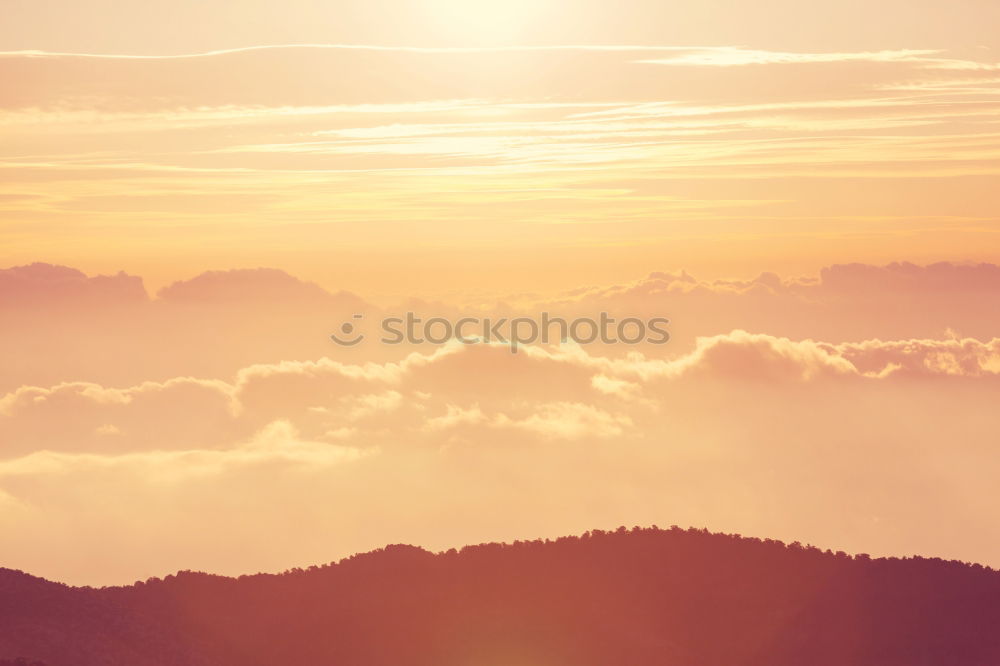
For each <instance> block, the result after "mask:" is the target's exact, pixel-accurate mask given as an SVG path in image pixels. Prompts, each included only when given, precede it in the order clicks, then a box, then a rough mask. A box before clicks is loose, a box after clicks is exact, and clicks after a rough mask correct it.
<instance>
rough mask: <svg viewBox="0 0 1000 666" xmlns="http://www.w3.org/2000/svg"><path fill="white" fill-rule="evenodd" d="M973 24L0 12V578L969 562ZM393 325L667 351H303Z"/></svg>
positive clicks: (879, 18) (237, 6)
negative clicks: (412, 553) (398, 312)
mask: <svg viewBox="0 0 1000 666" xmlns="http://www.w3.org/2000/svg"><path fill="white" fill-rule="evenodd" d="M998 25H1000V5H998V4H997V3H996V2H992V1H991V0H950V1H948V2H945V1H943V0H919V1H917V0H905V1H904V0H887V1H886V2H881V3H878V4H877V5H872V3H870V2H860V1H856V0H850V1H843V2H836V3H833V2H817V1H803V0H795V1H793V0H768V1H764V2H746V1H745V0H713V1H708V0H699V1H697V2H695V1H694V0H684V1H678V2H665V1H663V0H632V1H630V2H610V1H604V0H586V1H581V0H573V1H571V0H535V1H534V2H528V1H527V0H507V1H506V2H496V3H494V2H472V1H470V0H465V1H460V0H377V1H373V0H367V1H365V2H361V1H360V0H358V1H352V2H344V1H336V0H330V1H326V2H321V1H319V0H285V1H282V2H277V1H276V0H246V1H244V2H238V3H234V2H220V1H217V0H211V1H206V0H172V1H170V2H167V1H165V0H149V1H147V2H142V3H134V2H133V3H121V2H116V1H112V0H79V1H77V2H72V3H66V2H56V1H55V0H31V1H28V0H6V2H5V5H4V20H3V21H2V22H0V80H2V81H3V82H4V85H3V86H0V321H3V322H4V325H3V326H0V361H2V363H0V367H2V368H3V370H2V374H0V546H2V548H0V551H2V552H3V553H4V557H5V558H7V559H6V560H4V561H0V566H16V567H20V568H24V569H27V570H30V571H33V572H35V573H39V574H43V575H49V576H52V577H55V578H59V579H61V580H69V581H72V582H85V583H108V582H123V581H129V580H131V579H133V578H136V577H145V576H149V575H154V574H164V573H167V572H169V571H171V570H173V569H179V568H200V569H207V570H211V571H218V572H222V573H243V572H247V571H257V570H261V569H280V568H283V567H289V566H298V565H308V564H312V563H314V562H319V561H326V560H329V559H332V558H334V557H339V556H343V555H347V554H350V553H351V552H354V551H357V550H364V549H367V548H373V547H378V546H381V545H384V543H386V542H390V541H410V542H413V543H420V544H422V545H426V546H429V547H435V548H436V547H446V546H451V545H457V544H461V543H467V542H472V541H477V540H481V539H510V538H518V537H536V536H555V535H556V534H562V533H568V532H574V531H582V530H585V529H588V528H592V527H615V526H617V525H618V524H621V523H629V524H632V523H639V524H649V523H654V522H656V523H659V524H661V525H669V524H671V523H679V524H684V525H688V524H690V525H697V526H699V527H701V526H706V527H709V528H711V529H716V530H735V531H741V532H744V533H752V534H757V535H761V536H773V537H780V538H787V539H789V540H796V539H798V540H802V541H807V540H812V541H814V542H816V543H818V544H820V545H822V546H824V547H825V546H831V547H835V548H844V549H846V550H855V551H857V550H870V551H872V552H881V553H902V554H909V553H913V552H921V553H924V554H931V555H936V554H942V555H947V556H955V557H962V558H966V559H977V560H980V561H986V562H989V563H992V564H994V565H996V564H998V563H1000V551H998V550H997V547H996V544H997V543H1000V540H998V537H1000V535H998V534H996V527H995V526H994V525H993V523H994V522H995V521H993V516H992V514H991V513H990V507H991V506H992V504H991V502H992V500H993V497H992V495H991V492H992V479H995V478H996V474H997V472H1000V466H998V462H997V460H996V457H995V456H994V455H993V453H992V450H993V448H994V446H993V445H994V442H993V440H994V439H995V437H994V435H993V434H994V433H995V432H996V431H997V428H998V427H1000V423H997V422H996V421H997V417H996V415H995V413H996V410H995V409H993V408H992V405H993V403H994V402H995V396H996V388H997V387H996V382H997V377H998V376H1000V345H998V342H997V340H996V339H995V338H996V337H997V335H996V331H997V326H998V324H1000V319H998V315H997V314H996V313H997V312H1000V302H998V300H997V299H998V296H997V294H1000V287H998V285H1000V277H998V275H1000V268H998V267H997V265H996V264H998V263H1000V234H998V231H1000V196H997V192H1000V122H998V118H1000V113H998V111H1000V32H998V31H997V30H996V27H997V26H998ZM34 262H46V264H45V265H35V266H30V267H27V268H23V267H22V268H9V269H8V268H7V267H18V266H24V265H28V264H33V263H34ZM893 262H913V263H893ZM940 262H947V263H940ZM48 264H52V265H48ZM53 265H62V266H67V267H73V268H75V269H79V271H75V270H71V269H68V268H58V267H56V266H53ZM257 267H270V268H273V269H277V270H272V271H257V270H233V269H256V268H257ZM207 270H218V271H220V272H217V273H209V274H202V273H203V272H204V271H207ZM119 271H125V272H126V273H128V274H129V275H126V274H120V273H119ZM684 271H687V272H684ZM196 276H198V277H196ZM140 278H141V280H140ZM161 290H162V291H161ZM344 291H346V292H351V293H343V292H344ZM412 298H418V299H424V300H422V301H416V302H414V301H407V299H412ZM402 302H408V303H409V307H418V306H419V307H420V308H421V309H422V311H425V312H426V313H427V314H441V315H443V316H453V315H454V316H457V315H458V314H459V313H467V312H469V311H474V312H476V313H479V314H483V313H502V314H512V313H522V314H523V313H528V314H534V313H537V312H539V311H541V310H543V309H545V310H550V311H555V312H572V313H574V314H594V313H596V312H600V311H602V310H605V309H608V310H611V311H616V312H623V313H636V314H641V315H643V316H659V315H665V316H669V317H670V318H671V319H672V321H673V323H672V326H673V333H674V335H675V340H674V343H673V345H672V346H670V347H669V348H666V349H660V350H655V349H646V348H644V349H638V350H631V351H634V352H636V353H634V354H631V355H628V354H627V353H626V352H627V351H629V350H622V349H612V350H608V349H594V348H590V349H583V350H580V349H545V350H542V349H535V350H532V351H529V352H525V353H524V354H520V355H512V354H510V353H509V351H508V350H505V349H496V348H487V347H482V348H480V347H473V348H447V349H431V348H427V347H418V348H406V349H394V350H388V349H384V348H378V347H374V346H370V345H369V346H364V347H360V348H357V349H354V350H344V349H336V348H332V347H331V346H330V343H329V341H328V335H329V333H330V332H331V330H333V328H334V327H336V326H338V325H339V324H340V323H341V322H342V321H348V320H350V318H351V317H352V315H353V314H354V313H358V312H366V313H368V314H369V316H370V317H372V318H374V317H376V316H380V315H382V314H385V313H386V312H387V311H388V310H386V308H389V307H392V306H396V305H398V304H399V303H402ZM414 303H416V305H414ZM410 354H412V355H410ZM928 521H931V522H933V523H934V525H935V527H934V529H928V528H927V523H928ZM68 552H72V554H73V555H72V557H67V556H66V553H68Z"/></svg>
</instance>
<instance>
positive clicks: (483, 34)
mask: <svg viewBox="0 0 1000 666" xmlns="http://www.w3.org/2000/svg"><path fill="white" fill-rule="evenodd" d="M424 1H425V3H426V8H427V12H428V14H429V16H428V18H429V19H430V21H431V22H432V24H433V25H434V27H435V28H436V30H437V31H439V32H440V34H441V35H442V36H443V37H446V38H448V39H449V41H455V42H458V43H461V44H463V45H465V46H495V45H502V44H513V43H515V42H516V41H517V40H518V38H519V37H521V36H522V35H524V33H525V32H526V31H527V29H528V28H529V27H530V26H531V24H532V22H533V21H535V20H537V19H538V18H539V14H540V12H539V9H540V6H541V5H542V4H543V2H544V0H424Z"/></svg>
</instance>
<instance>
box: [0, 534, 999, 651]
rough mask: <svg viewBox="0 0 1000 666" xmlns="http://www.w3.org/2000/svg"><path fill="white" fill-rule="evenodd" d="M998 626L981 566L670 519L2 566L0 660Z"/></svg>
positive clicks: (762, 641)
mask: <svg viewBox="0 0 1000 666" xmlns="http://www.w3.org/2000/svg"><path fill="white" fill-rule="evenodd" d="M998 627H1000V573H997V572H995V571H992V570H990V569H986V568H983V567H981V566H978V565H966V564H961V563H957V562H946V561H942V560H934V559H922V558H914V559H870V558H868V557H867V556H857V557H850V556H847V555H845V554H842V553H838V554H833V553H829V552H826V553H824V552H821V551H819V550H816V549H812V548H806V547H802V546H799V545H798V544H793V545H790V546H786V545H784V544H782V543H779V542H776V541H769V540H768V541H761V540H757V539H746V538H741V537H735V536H726V535H716V534H709V533H708V532H704V531H698V530H680V529H676V528H675V529H671V530H658V529H637V530H632V531H627V530H624V529H621V530H618V531H616V532H592V533H589V534H587V535H584V536H582V537H572V538H562V539H558V540H555V541H535V542H519V543H515V544H513V545H501V544H487V545H480V546H473V547H468V548H464V549H462V550H461V551H457V552H456V551H449V552H447V553H441V554H432V553H429V552H426V551H424V550H421V549H418V548H413V547H409V546H392V547H389V548H385V549H382V550H378V551H375V552H371V553H367V554H364V555H357V556H354V557H352V558H349V559H347V560H344V561H341V562H340V563H337V564H332V565H327V566H322V567H311V568H309V569H308V570H293V571H289V572H286V573H283V574H278V575H270V574H260V575H254V576H243V577H240V578H238V579H233V578H225V577H220V576H211V575H206V574H199V573H190V572H183V573H180V574H178V575H175V576H168V577H167V578H166V579H163V580H160V579H154V580H150V581H147V582H145V583H137V584H135V585H133V586H130V587H122V588H106V589H100V590H95V589H89V588H71V587H67V586H65V585H60V584H56V583H50V582H47V581H44V580H41V579H38V578H34V577H31V576H28V575H26V574H23V573H20V572H16V571H10V570H0V666H8V665H9V664H27V665H31V666H35V664H37V663H42V664H45V665H47V666H96V665H98V664H102V665H103V664H107V665H114V666H167V665H170V666H174V665H176V666H193V665H196V664H197V665H202V664H204V665H206V666H276V665H296V666H298V665H309V666H314V665H315V666H319V665H322V666H326V665H331V666H332V665H336V666H390V665H391V666H647V665H648V666H654V665H655V666H673V665H678V666H680V665H683V666H688V665H691V666H695V665H699V666H701V665H704V666H743V665H745V666H802V665H803V664H809V665H810V666H924V665H935V666H937V665H940V666H963V665H969V666H973V665H974V666H987V665H996V664H1000V630H998ZM5 658H6V661H4V659H5ZM19 659H20V661H19Z"/></svg>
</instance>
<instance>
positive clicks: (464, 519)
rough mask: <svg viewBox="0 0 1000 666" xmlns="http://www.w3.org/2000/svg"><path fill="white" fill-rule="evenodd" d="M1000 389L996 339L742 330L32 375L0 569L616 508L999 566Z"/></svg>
mask: <svg viewBox="0 0 1000 666" xmlns="http://www.w3.org/2000/svg"><path fill="white" fill-rule="evenodd" d="M542 377H544V380H542V379H541V378H542ZM460 378H464V379H465V381H464V383H462V382H460V381H459V379H460ZM540 381H544V383H545V386H546V387H547V389H548V390H547V391H538V390H536V385H537V384H538V383H539V382H540ZM998 382H1000V341H998V340H993V341H990V342H980V341H976V340H972V339H958V338H953V339H937V340H917V339H914V340H901V341H878V340H869V341H867V342H863V343H840V344H835V343H828V342H818V341H810V340H798V341H796V340H790V339H787V338H778V337H773V336H767V335H761V334H750V333H745V332H741V331H736V332H732V333H730V334H726V335H719V336H713V337H708V338H702V339H700V340H699V341H698V343H697V344H696V345H695V347H694V349H693V350H692V351H690V352H689V353H687V354H684V355H682V356H679V357H678V358H675V359H661V358H649V357H645V356H642V355H640V354H632V355H630V356H626V357H609V356H598V355H593V354H590V353H588V351H587V350H586V349H583V348H580V347H574V346H571V347H562V348H553V349H542V348H536V347H531V348H526V349H524V350H522V352H520V353H519V354H517V355H514V354H511V353H510V351H509V350H508V349H506V348H504V347H503V346H478V347H464V346H461V345H453V346H449V347H446V348H443V349H441V350H438V351H436V352H433V353H428V354H411V355H410V356H409V357H407V358H405V359H403V360H402V361H398V362H395V361H393V362H385V363H367V364H344V363H340V362H335V361H330V360H323V361H318V362H284V363H280V364H270V365H257V366H254V367H251V368H248V369H246V370H244V371H242V372H240V373H238V375H237V379H236V380H234V381H231V382H222V381H220V380H194V379H183V378H181V379H174V380H170V381H168V382H164V383H146V384H142V385H138V386H135V387H131V388H112V387H105V386H100V385H92V384H71V385H61V386H55V387H51V388H35V387H25V388H21V389H19V390H17V391H15V392H12V393H9V394H8V395H6V396H5V397H4V398H2V400H0V407H2V409H0V432H2V437H0V439H2V441H3V442H4V443H5V445H4V447H3V450H2V453H0V489H2V492H3V493H4V495H2V497H3V500H2V502H3V505H2V506H3V507H5V508H4V509H3V511H2V514H3V520H4V521H5V532H4V533H5V535H6V536H7V537H9V540H8V543H9V544H11V546H10V547H8V552H7V557H8V564H10V565H13V566H24V567H29V568H31V569H32V570H34V571H37V572H39V573H43V574H47V575H50V576H54V577H57V578H70V579H73V580H76V581H82V582H112V581H121V580H124V579H127V578H130V577H144V576H147V575H151V574H154V573H163V571H164V570H169V569H171V568H179V567H187V566H190V567H195V568H205V569H210V570H213V571H224V572H229V573H234V572H242V571H252V570H257V569H276V568H284V567H287V566H293V565H296V564H304V563H308V562H313V561H323V560H328V559H332V558H334V557H338V556H340V555H344V554H347V553H349V552H352V551H355V550H361V549H365V548H369V547H374V546H377V545H378V544H380V543H382V542H387V541H399V540H410V541H414V542H418V543H422V544H425V545H428V546H430V547H444V546H448V545H451V544H456V543H465V542H469V541H477V540H480V539H500V538H514V537H524V536H534V535H539V534H552V533H562V532H566V531H575V530H579V529H584V528H586V527H593V526H594V525H609V526H610V525H613V524H616V523H621V522H640V523H663V524H667V523H674V522H676V523H681V524H696V525H700V524H710V525H714V526H718V527H725V528H726V529H732V530H738V531H743V532H748V533H766V534H773V535H777V536H779V537H780V536H785V537H788V538H793V537H795V538H799V539H807V540H811V541H814V542H816V543H819V544H821V545H829V546H835V547H842V548H846V549H849V550H864V551H870V552H896V553H899V552H904V553H905V552H913V551H920V552H924V553H929V554H942V555H947V556H956V557H963V558H966V559H976V560H980V561H986V562H995V561H998V560H997V558H1000V552H998V551H996V548H995V544H996V543H997V541H996V538H995V537H996V536H997V535H996V534H995V533H994V531H992V530H991V528H989V525H992V524H993V522H992V521H991V519H990V516H989V515H988V511H987V510H986V508H985V507H988V506H990V502H989V499H988V498H989V497H990V496H991V495H990V493H991V492H992V482H991V479H992V478H993V477H994V476H995V475H996V473H997V472H998V471H1000V470H997V468H996V459H995V456H994V455H993V451H992V449H993V446H992V440H991V439H990V438H991V433H993V432H995V431H996V428H997V427H1000V423H997V422H996V421H997V416H996V410H995V409H993V408H992V406H993V402H994V401H995V395H996V390H997V387H998ZM494 383H495V384H496V386H497V387H499V388H496V387H494V390H491V386H490V385H491V384H494ZM917 517H919V520H918V519H917ZM958 524H961V525H975V526H976V529H968V530H963V531H961V532H959V531H958V530H956V529H952V528H951V527H950V526H951V525H958ZM144 525H145V526H147V527H143V526H144ZM29 534H31V535H35V536H34V537H32V538H28V535H29ZM275 535H280V538H278V537H276V536H275ZM70 543H73V544H74V547H73V548H74V552H76V553H78V556H77V557H74V558H73V561H72V562H70V561H68V560H67V559H66V558H63V557H59V556H57V555H55V554H56V553H60V552H64V551H65V549H66V548H67V547H69V544H70ZM98 544H99V545H100V547H98ZM87 553H92V554H93V556H91V555H88V554H87Z"/></svg>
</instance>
